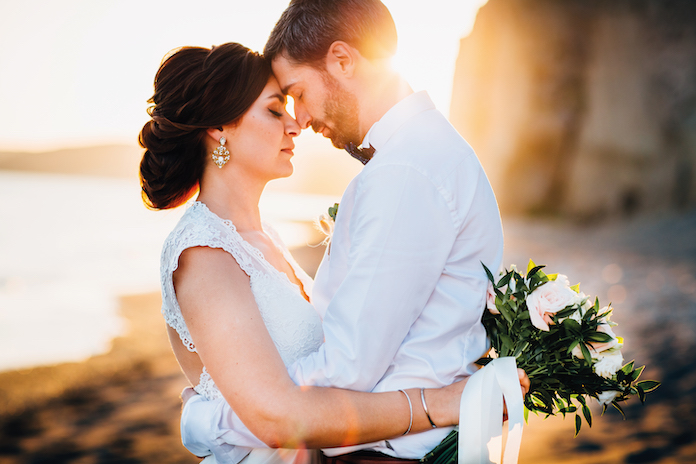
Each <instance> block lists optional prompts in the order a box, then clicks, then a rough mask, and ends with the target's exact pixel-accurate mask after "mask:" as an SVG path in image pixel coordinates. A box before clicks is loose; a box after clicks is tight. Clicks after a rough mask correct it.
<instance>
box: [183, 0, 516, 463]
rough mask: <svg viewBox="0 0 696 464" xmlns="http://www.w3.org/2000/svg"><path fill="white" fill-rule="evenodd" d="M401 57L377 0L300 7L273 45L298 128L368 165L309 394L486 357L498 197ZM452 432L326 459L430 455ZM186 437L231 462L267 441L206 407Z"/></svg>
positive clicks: (198, 409) (346, 215) (327, 264)
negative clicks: (414, 86) (402, 71)
mask: <svg viewBox="0 0 696 464" xmlns="http://www.w3.org/2000/svg"><path fill="white" fill-rule="evenodd" d="M395 51H396V28H395V26H394V22H393V20H392V17H391V15H390V14H389V11H388V10H387V8H386V7H385V6H384V5H383V4H382V3H381V2H380V1H379V0H332V1H327V0H293V1H292V2H291V3H290V5H289V6H288V8H287V9H286V10H285V12H284V13H283V14H282V16H281V18H280V20H279V21H278V23H277V24H276V26H275V28H274V29H273V31H272V32H271V35H270V38H269V40H268V43H267V44H266V47H265V50H264V54H265V55H266V56H267V57H268V58H269V59H270V60H272V66H273V72H274V73H275V75H276V77H277V78H278V81H279V83H280V87H281V88H282V89H283V92H284V93H286V94H287V95H290V96H292V97H293V99H294V105H295V115H296V118H297V121H298V122H299V124H300V125H301V126H302V127H303V128H307V127H310V126H311V127H312V129H313V130H314V131H315V132H319V133H321V134H322V135H324V136H325V137H328V138H330V139H331V141H332V142H333V144H334V145H335V146H337V147H341V148H343V147H346V146H348V147H350V148H353V147H354V146H359V145H362V147H363V149H364V150H363V151H362V152H360V153H354V156H355V157H356V158H358V159H359V160H361V161H362V162H364V163H366V165H365V167H364V168H363V170H362V172H361V173H360V174H358V175H357V176H356V177H355V178H354V179H353V181H352V182H351V183H350V185H349V186H348V188H347V189H346V191H345V193H344V195H343V198H342V200H341V203H340V207H339V211H338V215H337V217H336V224H335V229H334V234H333V238H332V241H331V247H330V249H329V250H328V251H327V253H326V255H325V256H324V259H323V261H322V263H321V265H320V267H319V270H318V271H317V275H316V281H315V284H314V289H313V292H312V300H313V304H314V305H315V307H316V308H317V310H318V311H319V313H320V314H321V315H322V317H323V327H324V334H325V343H324V345H323V346H322V347H321V348H320V349H319V351H318V352H316V353H313V354H312V355H311V356H309V357H307V358H304V359H302V360H300V361H298V362H296V363H295V364H293V365H291V366H290V367H289V372H290V376H291V377H292V378H293V380H294V381H295V382H296V383H297V384H299V385H316V386H333V387H341V388H348V389H353V390H363V391H394V390H398V389H405V388H411V387H439V386H443V385H447V384H450V383H452V382H454V381H456V380H459V379H461V378H462V377H464V376H467V375H471V374H472V373H474V372H475V371H476V367H475V366H474V364H473V363H474V362H475V361H476V360H477V359H478V358H479V357H481V356H482V355H483V354H484V353H485V351H486V349H487V341H486V333H485V330H484V328H483V326H482V324H481V322H480V319H481V315H482V311H483V308H484V306H485V297H486V289H487V279H486V275H485V273H484V269H483V266H482V265H481V263H483V264H485V265H486V266H488V268H490V269H498V268H499V266H500V263H501V259H502V253H503V236H502V228H501V223H500V216H499V213H498V207H497V204H496V200H495V197H494V195H493V191H492V190H491V187H490V184H489V183H488V179H487V178H486V175H485V173H484V172H483V170H482V168H481V165H480V164H479V161H478V159H477V158H476V155H475V154H474V152H473V150H472V149H471V147H470V146H469V145H468V144H467V143H466V142H465V141H464V139H462V138H461V136H460V135H459V134H458V133H457V132H456V131H455V129H454V128H453V127H452V126H451V125H450V124H449V123H448V121H447V120H446V118H445V117H444V116H443V115H442V114H441V113H440V112H439V111H438V110H437V109H435V106H434V105H433V103H432V101H431V100H430V98H429V97H428V95H427V94H426V93H425V92H419V93H414V92H413V90H411V88H410V87H409V85H408V84H407V83H406V82H405V81H404V80H402V79H401V78H400V77H399V76H398V74H396V73H395V72H394V71H392V70H391V68H390V66H389V61H390V58H391V57H392V56H393V54H394V53H395ZM368 146H369V147H370V148H369V149H367V147H368ZM373 151H374V152H373ZM338 420H340V418H339V419H338ZM201 424H205V426H203V425H201ZM206 427H207V428H206ZM450 430H451V429H449V428H434V429H433V430H430V431H428V432H425V433H421V434H414V435H407V436H403V437H400V438H396V439H393V440H388V441H386V440H385V441H381V442H378V443H372V444H369V445H363V446H358V447H350V448H335V449H331V450H325V454H326V455H330V456H334V455H345V454H347V453H351V452H353V451H355V450H356V449H369V450H374V451H376V452H379V453H383V454H384V455H385V456H384V459H387V460H388V459H391V457H394V458H405V459H420V458H421V457H423V455H424V454H425V453H427V452H428V451H430V450H431V449H432V448H434V447H435V446H436V445H437V444H438V443H439V442H440V441H441V440H442V439H443V438H444V437H445V436H446V435H447V433H448V432H449V431H450ZM182 438H183V440H184V443H185V444H186V446H187V447H188V448H189V450H191V451H192V452H194V454H197V455H199V456H200V455H203V454H208V453H207V450H209V449H210V450H212V451H213V452H214V453H215V455H216V457H217V458H218V460H220V461H223V462H226V461H237V460H239V459H241V457H242V456H244V451H243V450H242V449H240V447H239V446H237V447H231V446H229V445H226V444H225V442H229V443H234V444H235V445H241V446H262V444H261V443H260V442H259V441H258V440H256V441H254V440H255V439H254V438H253V436H252V435H251V434H250V433H249V432H248V431H246V430H245V429H244V428H243V426H241V422H239V419H238V418H236V416H235V415H234V413H233V412H231V409H230V408H229V406H228V405H227V404H226V403H224V404H219V403H213V402H205V401H201V400H200V398H194V400H193V401H189V402H188V403H187V404H186V406H185V409H184V413H183V418H182ZM350 456H351V455H350V454H348V455H347V456H346V457H345V459H346V460H348V461H350V460H351V457H350Z"/></svg>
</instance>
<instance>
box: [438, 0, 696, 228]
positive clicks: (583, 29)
mask: <svg viewBox="0 0 696 464" xmlns="http://www.w3.org/2000/svg"><path fill="white" fill-rule="evenodd" d="M450 120H451V121H452V123H453V124H454V126H455V127H456V128H457V129H458V130H459V132H460V133H461V134H462V135H463V136H464V137H465V138H466V139H467V140H468V141H469V142H470V143H471V144H472V146H473V147H474V149H475V150H476V152H477V154H478V156H479V158H480V159H481V162H482V164H483V166H484V168H485V169H486V172H487V173H488V176H489V178H490V180H491V183H492V185H493V188H494V190H495V191H496V195H497V197H498V201H499V203H500V207H501V210H502V211H503V212H506V213H530V212H546V213H564V214H567V215H572V216H573V217H577V218H583V219H594V218H601V217H604V216H607V215H616V214H621V215H625V214H633V213H639V212H649V211H653V212H654V211H657V210H662V209H685V208H691V207H694V206H696V2H695V1H693V0H669V1H666V0H614V1H611V2H605V1H600V0H563V1H558V0H490V1H489V2H488V4H486V5H485V6H484V7H482V8H481V10H480V11H479V15H478V17H477V20H476V24H475V26H474V29H473V31H472V33H471V34H470V35H469V36H468V37H466V38H463V39H462V40H461V43H460V51H459V56H458V59H457V66H456V72H455V78H454V87H453V92H452V105H451V110H450Z"/></svg>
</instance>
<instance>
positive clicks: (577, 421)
mask: <svg viewBox="0 0 696 464" xmlns="http://www.w3.org/2000/svg"><path fill="white" fill-rule="evenodd" d="M580 427H582V419H580V416H578V415H577V414H576V415H575V436H576V437H577V436H578V433H580Z"/></svg>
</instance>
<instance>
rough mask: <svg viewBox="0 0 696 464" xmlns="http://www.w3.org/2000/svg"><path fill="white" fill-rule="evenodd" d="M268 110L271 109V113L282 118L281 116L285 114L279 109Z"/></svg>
mask: <svg viewBox="0 0 696 464" xmlns="http://www.w3.org/2000/svg"><path fill="white" fill-rule="evenodd" d="M268 111H270V112H271V114H272V115H273V116H275V117H277V118H280V117H282V116H283V113H280V112H279V111H274V110H271V109H269V110H268Z"/></svg>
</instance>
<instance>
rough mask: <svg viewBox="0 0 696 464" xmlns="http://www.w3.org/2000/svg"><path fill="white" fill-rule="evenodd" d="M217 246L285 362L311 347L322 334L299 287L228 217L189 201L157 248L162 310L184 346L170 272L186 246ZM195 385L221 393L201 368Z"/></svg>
mask: <svg viewBox="0 0 696 464" xmlns="http://www.w3.org/2000/svg"><path fill="white" fill-rule="evenodd" d="M264 230H265V231H266V233H267V234H268V235H269V236H270V237H271V239H272V240H273V242H274V243H275V245H276V247H277V248H278V249H279V250H280V251H281V252H282V253H283V256H284V257H285V259H286V260H287V261H288V263H289V264H290V266H292V268H293V270H294V272H295V275H296V276H297V278H298V279H299V280H300V282H301V283H302V285H303V286H304V290H305V292H306V293H307V294H310V293H311V285H312V280H311V278H310V277H309V276H308V275H307V274H306V273H305V272H304V271H303V270H302V269H301V268H300V267H299V266H298V265H297V263H296V262H295V260H294V259H293V258H292V256H291V255H290V253H289V251H288V250H287V248H286V247H285V246H284V245H283V244H282V242H281V241H280V239H279V237H278V235H277V234H276V233H275V231H274V230H273V229H272V228H270V227H269V226H268V225H267V224H264ZM196 246H207V247H210V248H221V249H223V250H225V251H226V252H228V253H229V254H231V255H232V256H233V257H234V259H235V260H236V261H237V263H238V264H239V266H240V267H241V269H242V270H243V271H244V272H245V273H246V274H247V275H248V276H249V281H250V286H251V291H252V293H253V295H254V298H255V299H256V304H257V305H258V307H259V312H260V313H261V317H262V319H263V321H264V323H265V324H266V328H267V329H268V332H269V334H270V335H271V338H272V339H273V342H274V343H275V346H276V348H277V349H278V352H279V353H280V356H281V358H282V359H283V362H284V363H285V365H286V366H287V365H289V364H290V363H292V362H294V361H295V360H297V359H299V358H301V357H304V356H306V355H308V354H309V353H312V352H314V351H316V350H317V349H318V348H319V345H321V343H322V341H323V339H324V333H323V331H322V328H321V319H320V318H319V315H318V314H317V312H316V311H315V310H314V307H312V305H311V304H310V303H309V302H307V300H305V299H304V297H303V296H302V293H301V291H300V288H299V287H298V286H297V285H295V284H294V283H292V282H291V281H290V279H288V277H287V275H286V274H285V273H282V272H280V271H278V270H277V269H276V268H274V267H273V266H271V265H270V264H269V263H268V262H267V261H266V259H265V258H264V256H263V254H262V253H261V252H260V251H259V250H258V249H256V248H255V247H253V246H252V245H251V244H250V243H248V242H247V241H246V240H244V239H243V238H242V236H241V235H240V234H239V233H238V232H237V229H236V228H235V226H234V224H232V222H231V221H228V220H224V219H221V218H220V217H218V216H217V215H215V214H214V213H213V212H211V211H210V210H209V209H208V207H207V206H205V204H203V203H201V202H195V203H193V204H192V205H191V206H190V207H189V208H188V209H187V210H186V212H185V213H184V215H183V216H182V218H181V220H180V221H179V223H178V224H177V226H176V227H175V228H174V230H173V231H172V232H171V233H170V234H169V236H168V237H167V240H166V241H165V242H164V247H163V249H162V259H161V265H160V278H161V284H162V314H163V315H164V319H165V320H166V321H167V324H169V326H171V327H172V328H173V329H174V330H176V331H177V333H178V334H179V337H180V338H181V341H182V343H183V344H184V346H186V347H187V348H188V349H189V351H193V352H195V351H196V347H195V345H194V343H193V340H192V339H191V334H190V333H189V331H188V328H187V327H186V323H185V322H184V318H183V316H182V314H181V308H180V307H179V303H178V302H177V300H176V294H175V293H174V283H173V281H172V275H173V273H174V271H175V270H176V269H177V267H178V265H179V257H180V256H181V253H182V252H183V251H184V250H185V249H187V248H191V247H196ZM194 388H195V390H196V391H197V392H198V393H200V394H201V395H203V396H205V397H206V398H207V399H214V398H218V397H220V396H221V394H220V391H219V390H218V388H217V386H216V385H215V383H214V382H213V380H212V378H211V377H210V375H209V374H208V372H207V371H206V369H205V368H203V372H202V373H201V376H200V379H199V384H198V385H197V386H196V387H194Z"/></svg>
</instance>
